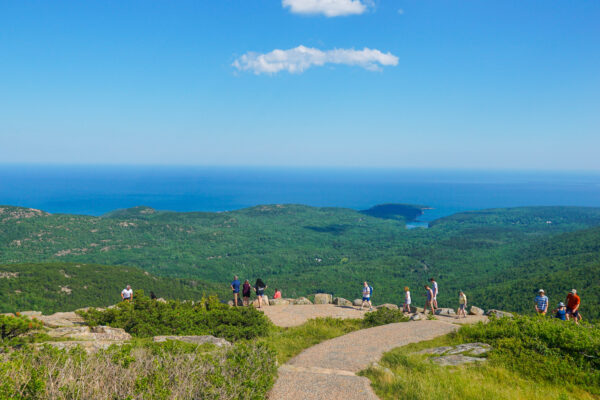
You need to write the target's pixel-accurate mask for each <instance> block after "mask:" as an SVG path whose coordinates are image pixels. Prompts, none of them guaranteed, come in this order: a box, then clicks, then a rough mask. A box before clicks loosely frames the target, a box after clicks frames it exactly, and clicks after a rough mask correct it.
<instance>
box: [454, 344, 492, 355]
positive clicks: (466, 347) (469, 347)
mask: <svg viewBox="0 0 600 400" xmlns="http://www.w3.org/2000/svg"><path fill="white" fill-rule="evenodd" d="M489 350H490V345H489V344H486V343H463V344H459V345H458V346H455V347H454V349H452V350H450V351H448V352H447V353H446V354H448V355H452V354H461V353H470V354H483V353H485V352H487V351H489Z"/></svg>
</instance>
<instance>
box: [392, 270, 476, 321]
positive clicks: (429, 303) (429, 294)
mask: <svg viewBox="0 0 600 400" xmlns="http://www.w3.org/2000/svg"><path fill="white" fill-rule="evenodd" d="M429 282H430V284H429V285H425V298H426V300H425V308H424V310H423V312H425V313H427V311H428V310H431V313H432V314H435V310H437V309H438V302H437V296H438V294H439V286H438V283H437V281H436V280H435V278H429ZM411 303H412V299H411V296H410V288H409V287H408V286H405V287H404V304H403V306H402V311H404V312H406V313H409V312H411V309H410V306H411ZM456 314H457V316H456V317H457V318H460V317H461V316H462V317H463V318H466V317H467V295H466V294H465V293H464V292H463V291H462V290H460V291H459V292H458V309H457V310H456Z"/></svg>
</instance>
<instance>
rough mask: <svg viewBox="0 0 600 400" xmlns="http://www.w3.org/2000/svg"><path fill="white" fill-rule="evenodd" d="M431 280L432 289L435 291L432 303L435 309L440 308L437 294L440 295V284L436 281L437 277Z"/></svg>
mask: <svg viewBox="0 0 600 400" xmlns="http://www.w3.org/2000/svg"><path fill="white" fill-rule="evenodd" d="M429 281H430V282H431V291H432V292H433V299H432V303H431V304H432V305H433V308H434V309H437V308H438V304H437V295H438V284H437V282H436V281H435V279H433V278H430V279H429Z"/></svg>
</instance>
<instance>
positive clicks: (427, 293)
mask: <svg viewBox="0 0 600 400" xmlns="http://www.w3.org/2000/svg"><path fill="white" fill-rule="evenodd" d="M425 296H427V301H426V302H425V309H424V310H423V314H426V313H427V309H428V308H431V313H432V314H435V310H434V309H433V291H432V290H431V288H430V287H429V285H425Z"/></svg>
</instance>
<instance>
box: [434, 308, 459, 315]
mask: <svg viewBox="0 0 600 400" xmlns="http://www.w3.org/2000/svg"><path fill="white" fill-rule="evenodd" d="M435 315H456V312H455V311H454V309H452V308H438V309H437V310H435Z"/></svg>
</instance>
